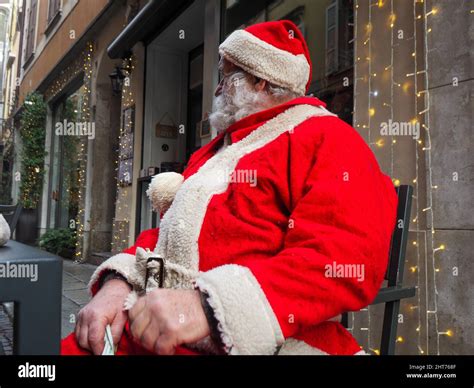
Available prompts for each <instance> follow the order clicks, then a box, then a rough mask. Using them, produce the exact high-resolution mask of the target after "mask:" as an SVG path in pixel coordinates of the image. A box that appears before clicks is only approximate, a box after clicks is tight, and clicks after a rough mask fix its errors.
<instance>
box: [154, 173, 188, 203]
mask: <svg viewBox="0 0 474 388" xmlns="http://www.w3.org/2000/svg"><path fill="white" fill-rule="evenodd" d="M183 181H184V177H183V176H182V175H181V174H178V173H177V172H162V173H161V174H157V175H155V176H154V177H153V178H152V180H151V183H150V187H149V188H148V190H147V191H146V193H147V195H148V197H149V198H150V200H151V204H152V206H153V209H154V210H155V211H157V212H165V211H166V210H168V208H169V207H170V205H171V202H173V199H174V197H175V195H176V193H177V192H178V190H179V188H180V187H181V185H182V183H183Z"/></svg>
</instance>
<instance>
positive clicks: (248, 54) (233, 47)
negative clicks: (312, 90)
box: [219, 30, 310, 95]
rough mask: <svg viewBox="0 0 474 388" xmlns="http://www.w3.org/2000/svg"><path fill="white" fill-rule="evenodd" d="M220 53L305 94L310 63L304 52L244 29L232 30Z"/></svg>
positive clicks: (262, 76)
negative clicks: (286, 48) (281, 47)
mask: <svg viewBox="0 0 474 388" xmlns="http://www.w3.org/2000/svg"><path fill="white" fill-rule="evenodd" d="M219 53H220V54H221V55H222V56H223V57H224V58H225V59H227V60H228V61H230V62H232V63H233V64H234V65H236V66H239V67H241V68H242V69H244V70H245V71H247V72H249V73H250V74H253V75H254V76H256V77H259V78H262V79H264V80H267V81H269V82H271V83H272V84H275V85H278V86H282V87H285V88H288V89H290V90H292V91H294V92H296V93H298V94H300V95H303V94H305V92H306V84H307V83H308V80H309V77H310V74H309V73H310V66H309V63H308V60H307V59H306V57H305V56H304V54H300V55H294V54H292V53H290V52H288V51H285V50H281V49H279V48H277V47H275V46H273V45H271V44H269V43H267V42H265V41H263V40H261V39H259V38H257V37H256V36H255V35H253V34H251V33H250V32H248V31H245V30H237V31H234V32H233V33H232V34H230V35H229V36H228V37H227V39H226V40H225V41H224V42H222V44H221V45H220V46H219Z"/></svg>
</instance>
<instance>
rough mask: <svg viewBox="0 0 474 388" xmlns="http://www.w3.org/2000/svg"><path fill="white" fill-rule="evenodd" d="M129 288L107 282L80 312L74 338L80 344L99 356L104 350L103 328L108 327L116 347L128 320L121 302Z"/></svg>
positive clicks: (118, 282)
mask: <svg viewBox="0 0 474 388" xmlns="http://www.w3.org/2000/svg"><path fill="white" fill-rule="evenodd" d="M130 291H131V287H130V286H129V285H128V284H127V283H126V282H125V281H123V280H119V279H112V280H109V281H107V282H106V283H105V284H104V285H103V286H102V288H101V289H100V290H99V292H97V294H96V295H95V296H94V298H92V300H91V301H90V302H89V303H88V304H87V305H85V306H84V307H83V308H82V309H81V311H79V317H78V321H77V323H76V330H75V332H76V338H77V340H78V342H79V345H80V346H81V347H82V348H84V349H88V350H91V351H92V352H93V353H94V354H96V355H99V354H101V353H102V351H103V350H104V346H105V344H104V335H105V327H106V326H107V325H108V324H110V326H111V329H112V337H113V339H114V344H117V343H118V342H119V340H120V337H121V336H122V333H123V328H124V327H125V323H126V321H127V313H126V312H124V311H123V303H124V301H125V298H126V297H127V295H128V294H129V293H130Z"/></svg>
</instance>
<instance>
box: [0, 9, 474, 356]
mask: <svg viewBox="0 0 474 388" xmlns="http://www.w3.org/2000/svg"><path fill="white" fill-rule="evenodd" d="M455 2H456V3H457V6H453V7H447V5H446V2H443V1H441V0H425V1H423V0H413V1H408V0H407V1H398V0H377V1H376V0H372V1H369V0H317V1H314V0H274V1H270V0H253V1H242V0H240V1H239V0H194V1H192V0H182V1H176V0H150V1H144V0H121V1H107V0H80V1H79V0H49V1H46V0H41V1H40V0H16V1H14V2H13V4H16V5H15V6H13V7H12V9H15V8H16V9H18V12H17V13H16V14H15V12H14V11H13V12H12V13H11V15H16V16H14V17H13V16H11V18H12V17H13V19H11V20H18V22H15V23H12V22H11V23H10V38H9V39H10V40H9V42H10V43H9V50H10V51H9V54H8V55H9V56H8V59H7V60H6V63H7V67H6V74H7V76H6V78H5V77H4V81H3V82H4V85H5V92H4V101H5V103H4V109H3V112H4V115H5V116H4V117H5V118H6V119H8V120H10V122H11V123H12V124H11V125H10V127H11V128H12V129H11V132H12V133H13V135H15V133H16V131H17V130H18V126H19V117H20V116H21V112H22V106H23V104H24V101H25V99H26V98H27V96H28V94H29V93H31V92H33V91H37V92H39V93H41V94H42V95H43V97H44V100H45V101H46V103H47V121H46V123H47V125H46V136H45V147H46V150H47V152H48V153H47V156H46V158H45V161H44V179H43V186H42V187H43V188H42V193H41V201H40V202H41V203H40V207H39V209H38V214H37V226H38V230H39V231H40V233H44V232H45V231H47V230H51V229H56V228H70V229H73V230H74V231H75V233H76V235H77V247H76V252H75V256H76V259H77V260H78V261H88V262H93V263H98V262H100V261H102V260H104V259H105V258H107V257H108V256H109V255H110V254H111V253H115V252H118V251H121V250H122V249H123V248H125V247H127V246H129V245H131V244H132V243H133V241H134V240H135V238H136V236H137V235H138V234H139V233H140V231H142V230H145V229H148V228H150V227H155V226H159V218H158V217H157V215H156V214H155V213H153V212H152V210H151V207H150V204H149V201H148V199H147V197H146V190H147V187H148V184H149V182H150V181H151V177H152V176H153V175H155V174H156V173H158V172H164V171H178V172H180V171H182V170H183V169H184V168H185V165H186V161H187V160H188V158H189V156H190V154H191V153H192V152H194V151H195V150H196V149H198V148H199V147H201V146H203V145H205V144H206V143H207V142H209V141H210V140H211V139H212V138H213V136H215V133H213V130H212V128H209V125H208V121H207V116H208V113H209V112H210V110H211V108H212V100H213V96H214V90H215V88H216V86H217V84H218V82H219V79H218V77H219V76H218V61H219V56H218V47H219V44H220V43H221V42H222V41H223V40H224V39H225V38H226V36H228V35H229V34H230V33H231V32H232V31H234V30H235V29H237V28H242V27H245V26H246V25H250V24H252V23H256V22H259V21H268V20H278V19H290V20H292V21H293V22H294V23H295V24H296V25H298V27H299V28H300V29H301V31H302V32H303V34H304V36H305V37H306V39H307V42H308V46H309V49H310V52H311V59H312V62H313V74H312V83H311V86H310V91H309V92H310V93H311V94H314V95H315V96H317V97H319V98H320V99H322V100H323V101H324V102H326V103H327V105H328V107H329V109H330V110H331V111H333V112H334V113H336V114H338V116H339V117H340V118H342V119H343V120H345V121H347V122H348V123H350V124H352V125H353V126H354V127H355V128H356V130H357V131H358V132H359V133H360V135H361V136H362V137H363V138H364V139H365V140H366V142H367V143H368V145H369V146H370V147H371V149H372V150H373V151H374V154H375V155H376V157H377V159H378V161H379V163H380V165H381V167H382V169H383V171H384V172H385V173H387V174H388V175H390V176H391V177H392V178H393V182H394V185H395V186H397V185H400V184H410V185H412V186H414V189H415V197H414V205H413V210H412V220H411V225H410V237H409V248H408V253H407V263H406V268H407V271H406V274H405V283H406V284H407V285H413V286H415V287H417V296H416V298H414V299H413V300H409V301H403V302H402V305H401V310H400V316H399V333H400V335H399V338H398V340H397V352H398V353H400V354H437V353H443V354H449V353H453V354H467V353H472V352H473V351H474V348H473V346H472V344H473V343H474V340H473V338H472V333H474V331H473V330H472V324H473V323H472V317H473V316H474V311H473V305H472V300H473V299H474V289H473V287H472V285H471V283H470V278H471V277H472V275H473V272H472V266H469V260H470V252H472V251H473V250H474V247H473V246H472V241H474V238H472V233H473V232H472V230H473V224H474V220H473V219H472V215H473V214H474V211H473V209H472V201H470V196H472V191H473V179H472V177H473V176H474V174H472V166H473V165H474V163H473V160H472V152H470V149H471V143H472V111H473V110H472V102H471V95H472V78H473V77H472V59H471V54H470V51H469V50H470V47H472V36H473V34H472V31H471V30H472V23H469V17H472V10H469V9H468V4H467V2H463V1H462V0H455ZM453 18H456V20H457V23H451V22H450V20H454V19H453ZM469 29H470V30H469ZM446 30H448V31H450V33H451V35H452V36H457V37H459V39H460V41H461V42H462V44H459V45H455V46H453V45H451V42H450V40H449V39H450V38H449V37H447V35H446V34H444V31H446ZM468 30H469V31H470V32H471V33H466V31H468ZM451 35H450V36H451ZM471 51H472V50H471ZM448 108H449V109H448ZM397 125H398V128H399V129H398V131H396V130H395V129H394V128H396V127H397ZM400 128H404V129H405V132H403V131H400ZM15 144H16V143H15ZM20 146H21V144H18V147H20ZM3 165H4V166H5V163H4V164H3ZM8 168H9V169H10V171H11V172H12V173H15V171H17V170H18V161H16V163H15V164H13V165H12V166H9V167H8ZM17 193H18V184H17V183H16V182H15V181H14V180H13V182H12V198H13V199H14V200H15V199H16V198H17V197H18V194H17ZM470 275H471V276H470ZM443 292H444V293H443ZM468 301H471V303H470V304H469V302H468ZM381 314H382V311H381V310H380V309H378V308H373V307H369V308H367V309H366V310H364V311H362V312H358V313H354V314H353V315H352V316H351V320H350V330H352V332H353V334H354V336H355V337H356V338H357V339H358V340H359V341H360V343H361V344H363V345H364V348H365V349H366V350H369V351H370V352H372V353H373V354H377V352H378V345H377V344H378V343H379V341H380V340H379V338H380V329H381V327H380V326H381V325H380V324H377V323H376V322H381ZM408 339H410V340H409V341H408Z"/></svg>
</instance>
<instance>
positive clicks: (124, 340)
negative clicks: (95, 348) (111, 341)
mask: <svg viewBox="0 0 474 388" xmlns="http://www.w3.org/2000/svg"><path fill="white" fill-rule="evenodd" d="M115 354H116V355H117V356H125V355H146V356H153V355H155V353H153V352H150V351H148V350H146V349H145V348H143V347H142V346H141V345H140V344H139V343H137V342H136V341H135V340H134V339H133V337H132V334H131V333H130V327H129V324H128V322H127V323H126V325H125V330H124V331H123V334H122V337H121V338H120V341H119V343H118V347H117V351H116V353H115ZM199 354H200V353H198V352H195V351H192V350H189V349H187V348H184V347H182V346H179V347H177V348H176V355H199ZM61 355H63V356H89V355H92V352H90V351H89V350H86V349H83V348H81V347H80V346H79V343H78V342H77V339H76V334H75V333H71V334H69V335H68V336H67V337H66V338H64V339H63V340H62V341H61Z"/></svg>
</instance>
